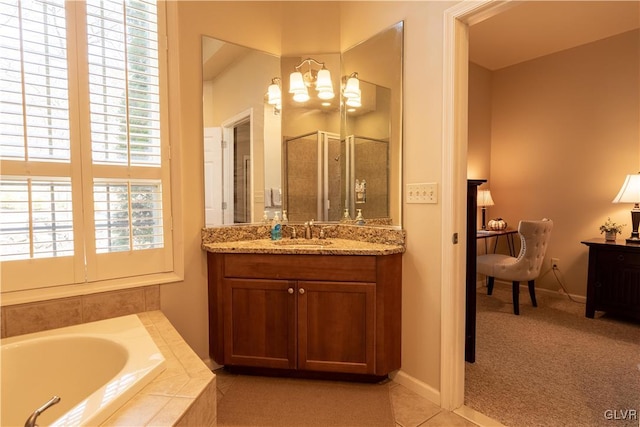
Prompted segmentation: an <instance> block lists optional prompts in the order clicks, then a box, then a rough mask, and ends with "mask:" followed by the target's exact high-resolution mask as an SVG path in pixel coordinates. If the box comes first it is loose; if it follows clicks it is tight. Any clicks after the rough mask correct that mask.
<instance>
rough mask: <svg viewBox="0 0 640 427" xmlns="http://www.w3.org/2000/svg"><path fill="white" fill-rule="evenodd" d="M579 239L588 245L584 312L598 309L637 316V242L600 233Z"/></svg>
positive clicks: (639, 283)
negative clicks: (611, 238) (608, 239)
mask: <svg viewBox="0 0 640 427" xmlns="http://www.w3.org/2000/svg"><path fill="white" fill-rule="evenodd" d="M582 243H583V244H585V245H587V246H588V247H589V273H588V278H587V308H586V313H585V316H586V317H590V318H593V317H594V316H595V312H596V310H602V311H606V312H609V313H614V314H620V315H623V316H629V317H634V318H636V319H640V245H633V244H626V243H625V241H624V240H622V241H620V242H605V240H604V238H602V237H601V238H597V239H590V240H585V241H583V242H582Z"/></svg>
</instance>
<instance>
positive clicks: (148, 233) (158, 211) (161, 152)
mask: <svg viewBox="0 0 640 427" xmlns="http://www.w3.org/2000/svg"><path fill="white" fill-rule="evenodd" d="M65 8H66V9H65ZM158 22H159V21H158V13H157V6H156V4H155V1H126V2H123V1H122V0H115V1H114V0H104V1H95V0H88V1H86V2H66V3H65V1H64V0H29V1H22V2H20V1H16V0H0V84H1V89H2V96H1V99H0V158H1V165H0V166H1V169H0V173H1V174H2V178H1V181H0V261H2V265H1V270H2V292H8V291H15V290H25V289H33V288H39V287H47V286H57V285H63V284H74V283H83V282H92V281H100V280H106V279H123V278H125V279H126V278H131V277H133V276H139V275H147V274H155V273H162V272H168V271H171V270H172V269H173V265H172V251H171V245H172V236H171V215H170V212H171V210H170V200H171V197H170V193H169V182H170V176H169V165H168V143H167V142H166V141H164V140H163V139H162V138H161V135H163V134H166V130H165V129H164V126H165V125H164V123H163V121H161V116H162V115H163V114H164V110H163V108H164V107H163V106H162V105H161V102H160V100H161V99H166V98H164V97H165V95H166V93H165V89H164V87H165V86H166V85H165V84H164V75H163V72H164V69H163V67H161V64H162V63H163V61H164V57H165V51H164V50H161V49H159V48H158V39H159V38H158V31H159V30H161V29H163V26H162V25H160V26H159V25H158ZM165 123H166V121H165Z"/></svg>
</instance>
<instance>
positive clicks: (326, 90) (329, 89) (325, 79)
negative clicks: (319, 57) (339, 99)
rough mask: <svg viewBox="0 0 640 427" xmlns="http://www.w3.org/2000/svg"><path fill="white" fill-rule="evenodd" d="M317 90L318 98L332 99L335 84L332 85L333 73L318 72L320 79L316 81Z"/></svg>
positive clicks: (326, 71)
mask: <svg viewBox="0 0 640 427" xmlns="http://www.w3.org/2000/svg"><path fill="white" fill-rule="evenodd" d="M316 90H317V91H318V98H320V99H332V98H333V97H334V96H335V95H334V94H333V84H332V83H331V73H330V72H329V70H327V69H324V68H323V69H322V70H319V71H318V77H317V80H316Z"/></svg>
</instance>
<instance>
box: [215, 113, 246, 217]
mask: <svg viewBox="0 0 640 427" xmlns="http://www.w3.org/2000/svg"><path fill="white" fill-rule="evenodd" d="M247 121H248V122H249V156H250V165H251V168H250V171H249V172H250V175H251V179H250V183H249V194H250V195H251V201H250V204H249V206H250V208H251V216H250V218H249V222H254V221H255V218H254V216H255V206H254V203H253V202H254V198H253V192H254V183H253V179H254V170H253V169H254V168H253V163H254V162H253V159H254V155H255V153H254V138H253V108H249V109H247V110H244V111H242V112H240V113H238V114H236V115H234V116H232V117H230V118H228V119H227V120H225V121H223V122H222V124H221V125H220V126H221V127H222V141H223V143H224V142H226V145H223V155H222V156H223V160H222V161H223V164H224V165H225V166H227V167H226V168H223V169H224V172H223V177H222V188H223V191H222V193H223V200H222V201H223V202H225V203H226V207H227V208H226V209H225V211H224V213H223V217H224V221H225V222H224V223H225V224H233V223H234V222H235V221H234V207H233V195H234V191H235V190H234V185H233V173H234V168H235V164H234V161H233V155H234V147H233V129H234V128H235V127H236V126H238V125H240V124H242V123H245V122H247ZM229 166H230V167H229Z"/></svg>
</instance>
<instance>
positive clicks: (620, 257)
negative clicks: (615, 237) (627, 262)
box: [618, 254, 624, 262]
mask: <svg viewBox="0 0 640 427" xmlns="http://www.w3.org/2000/svg"><path fill="white" fill-rule="evenodd" d="M618 261H620V262H622V261H624V255H622V254H620V255H618Z"/></svg>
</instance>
